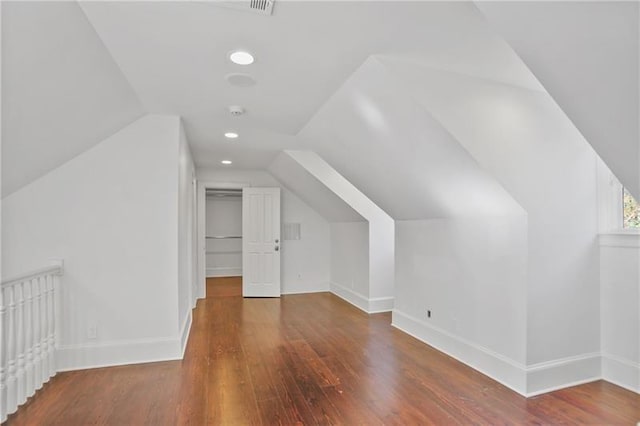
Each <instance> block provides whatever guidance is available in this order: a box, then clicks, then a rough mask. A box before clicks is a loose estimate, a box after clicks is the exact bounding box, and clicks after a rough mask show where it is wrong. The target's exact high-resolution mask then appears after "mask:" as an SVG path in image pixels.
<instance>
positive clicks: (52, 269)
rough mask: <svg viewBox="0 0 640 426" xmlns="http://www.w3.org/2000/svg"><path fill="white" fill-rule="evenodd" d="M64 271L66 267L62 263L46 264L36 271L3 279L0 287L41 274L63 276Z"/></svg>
mask: <svg viewBox="0 0 640 426" xmlns="http://www.w3.org/2000/svg"><path fill="white" fill-rule="evenodd" d="M63 273H64V268H63V267H62V266H60V265H51V266H46V267H44V268H39V269H36V270H34V271H31V272H28V273H26V274H22V275H19V276H16V277H12V278H9V279H6V280H4V281H2V283H0V288H1V287H7V286H10V285H13V284H16V283H19V282H21V281H27V280H30V279H32V278H35V277H38V276H40V275H47V274H52V275H57V276H61V275H62V274H63Z"/></svg>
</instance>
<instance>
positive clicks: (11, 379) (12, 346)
mask: <svg viewBox="0 0 640 426" xmlns="http://www.w3.org/2000/svg"><path fill="white" fill-rule="evenodd" d="M6 292H7V302H8V303H9V321H7V322H8V324H7V326H8V327H7V354H8V362H7V414H11V413H13V412H15V411H16V409H17V408H18V402H17V398H16V303H15V298H14V287H13V286H10V287H8V288H7V289H6Z"/></svg>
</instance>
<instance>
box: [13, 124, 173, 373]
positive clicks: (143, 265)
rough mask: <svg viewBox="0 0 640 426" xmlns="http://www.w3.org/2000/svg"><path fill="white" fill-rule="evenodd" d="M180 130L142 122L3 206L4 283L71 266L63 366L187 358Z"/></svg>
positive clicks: (65, 292) (66, 281)
mask: <svg viewBox="0 0 640 426" xmlns="http://www.w3.org/2000/svg"><path fill="white" fill-rule="evenodd" d="M178 132H179V119H178V118H177V117H163V116H146V117H143V118H141V119H140V120H138V121H136V122H135V123H133V124H131V125H129V126H128V127H126V128H124V129H122V130H121V131H119V132H118V133H116V134H114V135H113V136H111V137H109V138H107V139H105V140H104V141H102V142H101V143H100V144H98V145H96V146H95V147H93V148H91V149H90V150H88V151H86V152H84V153H83V154H81V155H79V156H77V157H75V158H74V159H73V160H71V161H69V162H68V163H65V164H64V165H62V166H61V167H59V168H57V169H55V170H53V171H52V172H50V173H49V174H47V175H45V176H43V177H42V178H40V179H38V180H36V181H34V182H33V183H31V184H29V185H27V186H25V187H24V188H22V189H20V190H19V191H17V192H15V193H13V194H12V195H10V196H8V197H7V198H5V199H4V200H3V206H2V207H3V216H2V241H3V249H4V250H3V251H2V264H3V271H2V272H3V275H4V276H5V277H8V276H14V275H17V274H21V273H25V272H28V271H30V270H33V269H35V268H39V267H42V266H43V265H47V264H49V259H51V258H59V259H64V261H65V275H64V277H63V278H62V285H61V292H62V299H61V301H62V309H61V313H62V322H61V336H60V364H59V366H60V367H61V368H62V369H73V368H82V367H90V366H98V365H113V364H120V363H132V362H142V361H150V360H158V359H171V358H178V357H180V356H181V347H180V343H181V342H180V337H179V322H178V321H177V318H178V303H177V301H176V299H177V291H178V290H177V282H178V244H177V242H178V238H177V236H178V182H179V177H178V161H177V155H178ZM92 325H95V326H96V328H97V338H96V339H89V338H88V335H87V328H88V327H89V326H92Z"/></svg>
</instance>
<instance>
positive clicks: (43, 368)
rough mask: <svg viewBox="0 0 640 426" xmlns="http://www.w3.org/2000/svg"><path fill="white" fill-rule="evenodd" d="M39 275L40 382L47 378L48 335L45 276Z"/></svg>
mask: <svg viewBox="0 0 640 426" xmlns="http://www.w3.org/2000/svg"><path fill="white" fill-rule="evenodd" d="M48 276H49V274H47V275H44V276H42V277H40V384H43V383H46V382H47V381H48V380H49V349H48V347H47V346H48V344H49V336H48V335H47V319H48V317H47V277H48Z"/></svg>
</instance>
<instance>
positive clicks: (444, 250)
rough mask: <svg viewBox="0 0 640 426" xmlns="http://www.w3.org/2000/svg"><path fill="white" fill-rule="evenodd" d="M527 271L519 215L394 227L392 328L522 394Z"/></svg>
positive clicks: (523, 218) (523, 220) (524, 229)
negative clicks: (402, 330) (394, 262)
mask: <svg viewBox="0 0 640 426" xmlns="http://www.w3.org/2000/svg"><path fill="white" fill-rule="evenodd" d="M526 263H527V218H526V216H524V215H523V216H504V217H493V216H486V217H484V216H478V217H469V218H449V219H432V220H420V221H398V222H396V303H395V308H394V314H393V323H394V325H396V326H398V327H400V328H401V329H404V330H406V331H408V332H410V333H411V334H414V335H416V336H417V337H419V338H421V339H422V340H425V341H427V342H429V344H431V345H433V346H436V347H438V348H440V349H442V350H444V351H445V352H447V353H450V354H451V355H453V356H455V357H457V358H459V359H461V360H462V361H463V362H466V363H469V364H470V365H472V366H473V367H475V368H477V369H480V370H481V371H484V372H485V373H487V374H489V375H491V376H492V377H495V378H498V379H499V380H500V381H502V382H503V383H507V384H508V385H509V386H511V387H514V388H518V387H519V388H520V389H521V390H522V389H523V387H524V386H523V385H524V370H523V366H524V364H525V361H526V278H527V276H526ZM428 310H430V311H431V317H430V318H429V317H428V316H427V311H428ZM483 358H490V359H489V361H488V362H487V360H485V359H483Z"/></svg>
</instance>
